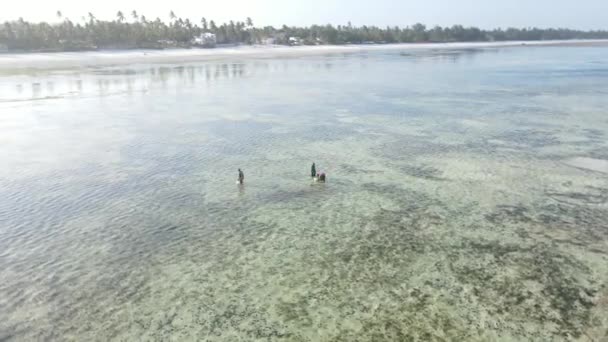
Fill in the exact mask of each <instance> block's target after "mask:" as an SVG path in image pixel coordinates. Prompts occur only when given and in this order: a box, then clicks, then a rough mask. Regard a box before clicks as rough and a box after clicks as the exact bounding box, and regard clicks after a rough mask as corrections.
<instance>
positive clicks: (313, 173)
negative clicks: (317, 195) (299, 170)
mask: <svg viewBox="0 0 608 342" xmlns="http://www.w3.org/2000/svg"><path fill="white" fill-rule="evenodd" d="M310 177H312V178H315V177H317V168H316V167H315V163H312V167H311V168H310Z"/></svg>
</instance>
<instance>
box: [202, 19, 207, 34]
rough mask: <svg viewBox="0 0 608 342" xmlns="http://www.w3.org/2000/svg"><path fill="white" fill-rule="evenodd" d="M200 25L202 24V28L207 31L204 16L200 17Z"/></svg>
mask: <svg viewBox="0 0 608 342" xmlns="http://www.w3.org/2000/svg"><path fill="white" fill-rule="evenodd" d="M201 25H202V26H203V30H204V31H207V19H205V17H203V18H202V19H201Z"/></svg>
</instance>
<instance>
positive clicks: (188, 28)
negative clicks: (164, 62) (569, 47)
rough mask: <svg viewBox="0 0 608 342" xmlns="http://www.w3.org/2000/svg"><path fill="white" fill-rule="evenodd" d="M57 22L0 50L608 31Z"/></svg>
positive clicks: (593, 35)
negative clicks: (202, 39)
mask: <svg viewBox="0 0 608 342" xmlns="http://www.w3.org/2000/svg"><path fill="white" fill-rule="evenodd" d="M56 16H57V22H56V23H47V22H37V23H33V22H28V21H26V20H24V19H23V18H20V19H18V20H16V21H7V22H5V23H3V24H0V49H2V50H4V51H77V50H95V49H131V48H170V47H182V48H187V47H191V46H193V45H194V43H193V37H196V36H200V35H201V34H203V33H211V34H214V35H215V38H216V40H215V41H216V42H217V44H282V45H294V44H297V45H300V44H301V45H336V44H372V43H373V44H385V43H421V42H486V41H538V40H562V39H608V31H579V30H571V29H563V28H560V29H539V28H508V29H494V30H482V29H479V28H476V27H463V26H461V25H454V26H452V27H440V26H435V27H432V28H429V27H427V26H425V25H423V24H420V23H418V24H414V25H412V26H407V27H404V28H403V27H397V26H387V27H382V28H381V27H377V26H366V25H363V26H354V25H352V24H351V23H350V22H349V23H348V24H346V25H337V26H334V25H329V24H328V25H312V26H309V27H291V26H286V25H283V26H282V27H278V28H277V27H273V26H264V27H259V26H255V25H254V23H253V21H252V19H251V18H247V19H246V20H244V21H230V22H228V23H222V24H217V23H216V22H215V21H213V20H208V19H207V18H205V17H201V19H200V21H198V22H194V21H191V20H190V19H182V18H180V17H178V16H177V15H176V14H175V13H174V12H173V11H171V12H169V15H168V21H167V22H165V21H163V20H161V19H160V18H154V19H151V18H147V17H146V16H145V15H143V14H141V13H140V12H138V11H135V10H133V11H131V12H128V13H127V12H122V11H118V12H117V13H116V17H115V18H114V20H100V19H98V18H97V17H96V16H95V15H94V14H93V13H90V12H89V13H88V14H87V15H86V16H82V17H80V18H79V19H78V20H73V19H72V18H67V17H64V16H63V14H62V12H61V11H57V13H56Z"/></svg>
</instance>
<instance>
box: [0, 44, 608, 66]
mask: <svg viewBox="0 0 608 342" xmlns="http://www.w3.org/2000/svg"><path fill="white" fill-rule="evenodd" d="M581 45H583V46H585V45H607V46H608V40H556V41H533V42H530V41H513V42H483V43H423V44H384V45H323V46H299V47H288V46H267V45H254V46H236V47H220V48H215V49H171V50H105V51H103V50H102V51H83V52H52V53H7V54H0V70H15V69H61V68H76V67H98V66H112V65H128V64H155V63H179V62H198V61H214V60H234V59H240V58H277V57H300V56H310V55H326V54H344V53H356V52H365V51H401V50H402V51H412V50H415V51H420V50H425V49H426V50H430V49H445V50H449V49H467V48H498V47H516V46H581Z"/></svg>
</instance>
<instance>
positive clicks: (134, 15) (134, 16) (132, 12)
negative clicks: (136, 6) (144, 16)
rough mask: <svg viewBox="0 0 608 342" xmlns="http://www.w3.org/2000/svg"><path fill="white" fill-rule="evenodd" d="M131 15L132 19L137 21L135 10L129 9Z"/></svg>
mask: <svg viewBox="0 0 608 342" xmlns="http://www.w3.org/2000/svg"><path fill="white" fill-rule="evenodd" d="M131 16H132V17H133V19H135V21H137V18H139V17H138V16H137V11H136V10H133V11H131Z"/></svg>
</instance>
